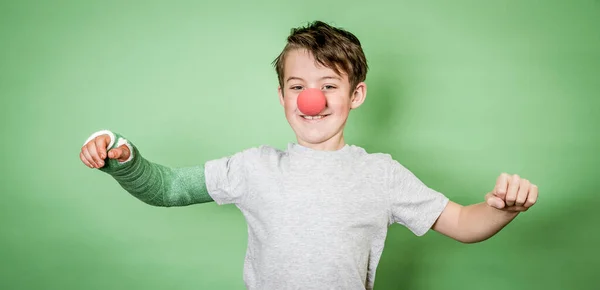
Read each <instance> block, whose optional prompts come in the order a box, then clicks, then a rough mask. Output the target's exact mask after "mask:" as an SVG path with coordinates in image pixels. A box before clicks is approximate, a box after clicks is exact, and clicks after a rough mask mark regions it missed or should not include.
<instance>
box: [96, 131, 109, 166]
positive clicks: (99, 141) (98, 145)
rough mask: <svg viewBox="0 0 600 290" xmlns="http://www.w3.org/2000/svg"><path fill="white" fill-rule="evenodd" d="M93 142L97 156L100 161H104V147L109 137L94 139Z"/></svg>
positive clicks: (103, 136)
mask: <svg viewBox="0 0 600 290" xmlns="http://www.w3.org/2000/svg"><path fill="white" fill-rule="evenodd" d="M94 141H95V143H96V149H97V151H98V156H99V157H100V159H102V160H104V159H106V151H107V150H106V147H107V146H108V144H109V143H110V136H108V135H102V136H98V137H97V138H96V139H94Z"/></svg>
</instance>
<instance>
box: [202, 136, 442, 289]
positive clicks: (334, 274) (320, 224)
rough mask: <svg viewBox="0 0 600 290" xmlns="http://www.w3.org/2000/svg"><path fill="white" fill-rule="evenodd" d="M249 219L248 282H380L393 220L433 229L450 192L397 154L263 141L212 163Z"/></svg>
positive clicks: (325, 285) (290, 285)
mask: <svg viewBox="0 0 600 290" xmlns="http://www.w3.org/2000/svg"><path fill="white" fill-rule="evenodd" d="M205 174H206V185H207V189H208V192H209V194H210V195H211V197H212V198H213V199H214V200H215V202H216V203H217V204H235V205H236V206H237V207H238V208H239V209H240V210H241V212H242V213H243V215H244V217H245V218H246V221H247V224H248V248H247V251H246V258H245V262H244V281H245V284H246V287H247V288H248V289H251V290H253V289H261V290H268V289H278V290H282V289H303V290H304V289H372V288H373V285H374V280H375V271H376V268H377V264H378V263H379V259H380V257H381V254H382V251H383V246H384V242H385V238H386V234H387V229H388V227H389V226H390V225H391V224H393V223H399V224H402V225H404V226H406V227H407V228H408V229H410V230H411V231H412V232H413V233H414V234H415V235H417V236H421V235H424V234H425V233H426V232H427V231H428V230H429V229H430V228H431V226H432V225H433V223H434V222H435V220H436V219H437V218H438V216H439V215H440V214H441V212H442V210H443V209H444V207H445V206H446V204H447V202H448V199H447V198H446V197H445V196H444V195H443V194H441V193H439V192H437V191H434V190H432V189H430V188H428V187H427V186H425V185H424V184H423V183H422V182H421V181H420V180H419V179H418V178H417V177H415V176H414V175H413V174H412V173H411V172H410V171H409V170H407V169H406V168H405V167H403V166H402V165H400V164H399V163H398V162H397V161H395V160H393V159H392V158H391V156H390V155H388V154H380V153H377V154H369V153H367V152H366V151H365V150H364V149H363V148H360V147H357V146H353V145H345V146H344V147H343V148H342V149H340V150H337V151H318V150H313V149H310V148H307V147H303V146H301V145H298V144H293V143H291V144H289V145H288V148H287V150H285V151H283V150H279V149H276V148H272V147H268V146H261V147H257V148H251V149H247V150H244V151H242V152H239V153H236V154H234V155H232V156H228V157H224V158H221V159H217V160H211V161H209V162H207V163H206V164H205Z"/></svg>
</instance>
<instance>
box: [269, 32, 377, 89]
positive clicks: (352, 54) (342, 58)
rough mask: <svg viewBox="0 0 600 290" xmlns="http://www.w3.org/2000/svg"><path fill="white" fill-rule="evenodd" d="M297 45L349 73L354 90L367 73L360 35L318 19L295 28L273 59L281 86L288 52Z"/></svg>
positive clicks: (323, 63) (320, 59)
mask: <svg viewBox="0 0 600 290" xmlns="http://www.w3.org/2000/svg"><path fill="white" fill-rule="evenodd" d="M295 49H306V50H307V51H308V52H309V53H310V54H312V56H313V57H314V58H315V60H316V62H317V63H319V64H321V65H323V66H325V67H328V68H330V69H332V70H333V71H335V72H336V73H337V74H339V75H342V73H345V74H346V75H347V76H348V80H349V81H350V85H351V86H352V90H354V87H356V85H358V83H360V82H363V81H364V80H365V79H366V77H367V70H368V65H367V59H366V57H365V54H364V52H363V50H362V47H361V45H360V41H359V40H358V38H357V37H356V36H354V34H352V33H350V32H348V31H346V30H344V29H341V28H337V27H333V26H331V25H328V24H327V23H324V22H322V21H315V22H312V23H309V24H308V25H307V26H305V27H297V28H292V30H291V33H290V35H289V36H288V37H287V44H286V46H285V48H284V49H283V51H282V52H281V53H280V54H279V56H277V58H276V59H275V60H274V61H273V66H274V67H275V70H276V71H277V77H278V79H279V85H280V86H283V77H284V76H283V73H284V64H285V56H286V54H287V53H288V52H289V51H291V50H295ZM351 93H352V92H351Z"/></svg>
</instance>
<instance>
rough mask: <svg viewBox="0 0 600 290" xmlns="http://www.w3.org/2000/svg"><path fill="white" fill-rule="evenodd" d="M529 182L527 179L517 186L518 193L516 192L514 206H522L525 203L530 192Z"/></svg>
mask: <svg viewBox="0 0 600 290" xmlns="http://www.w3.org/2000/svg"><path fill="white" fill-rule="evenodd" d="M530 185H531V182H529V180H527V179H521V183H520V184H519V191H518V192H517V199H516V200H515V205H517V206H522V205H524V204H525V201H527V195H528V194H529V191H530V189H531V188H530Z"/></svg>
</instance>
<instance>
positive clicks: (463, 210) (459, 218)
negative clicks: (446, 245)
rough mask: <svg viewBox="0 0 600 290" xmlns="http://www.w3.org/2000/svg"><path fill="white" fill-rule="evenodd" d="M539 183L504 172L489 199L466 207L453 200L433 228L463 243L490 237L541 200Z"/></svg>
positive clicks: (487, 197)
mask: <svg viewBox="0 0 600 290" xmlns="http://www.w3.org/2000/svg"><path fill="white" fill-rule="evenodd" d="M537 196H538V189H537V186H535V185H533V184H531V183H530V182H529V181H528V180H526V179H521V178H520V177H519V176H518V175H513V176H509V175H507V174H502V175H500V177H499V178H498V180H497V182H496V187H495V188H494V191H493V192H491V193H489V194H488V195H486V202H482V203H478V204H473V205H468V206H462V205H460V204H457V203H454V202H449V203H448V205H447V206H446V208H445V209H444V211H442V214H441V215H440V217H439V218H438V220H437V221H436V222H435V224H434V225H433V227H432V229H433V230H434V231H437V232H439V233H441V234H443V235H446V236H448V237H450V238H453V239H455V240H457V241H460V242H463V243H477V242H481V241H484V240H487V239H489V238H490V237H492V236H494V235H495V234H497V233H498V232H499V231H500V230H502V229H503V228H504V227H505V226H506V225H507V224H508V223H510V222H511V221H512V220H513V219H514V218H515V217H517V215H518V214H519V213H520V212H524V211H527V210H528V209H529V208H530V207H531V206H533V205H534V204H535V202H536V201H537Z"/></svg>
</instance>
